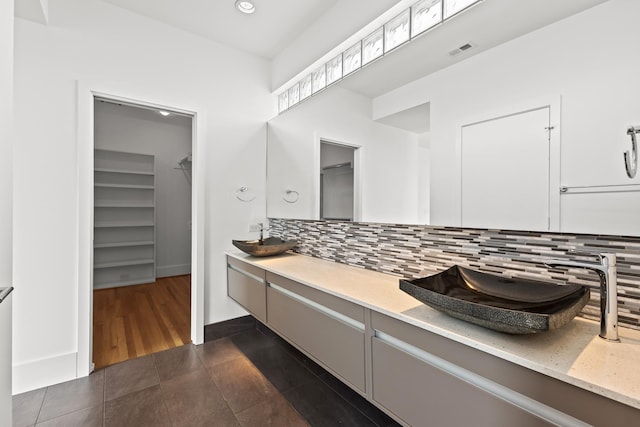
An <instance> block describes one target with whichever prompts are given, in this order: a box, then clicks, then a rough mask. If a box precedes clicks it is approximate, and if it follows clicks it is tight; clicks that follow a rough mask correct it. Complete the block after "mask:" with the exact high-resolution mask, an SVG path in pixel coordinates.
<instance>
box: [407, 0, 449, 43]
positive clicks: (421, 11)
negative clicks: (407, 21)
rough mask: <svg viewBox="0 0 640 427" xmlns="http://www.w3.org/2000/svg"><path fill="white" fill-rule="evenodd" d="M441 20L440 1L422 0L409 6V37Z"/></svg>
mask: <svg viewBox="0 0 640 427" xmlns="http://www.w3.org/2000/svg"><path fill="white" fill-rule="evenodd" d="M440 22H442V1H441V0H422V1H419V2H418V3H416V4H414V5H413V7H412V8H411V37H415V36H417V35H418V34H420V33H422V32H424V31H427V30H428V29H429V28H431V27H433V26H434V25H436V24H438V23H440Z"/></svg>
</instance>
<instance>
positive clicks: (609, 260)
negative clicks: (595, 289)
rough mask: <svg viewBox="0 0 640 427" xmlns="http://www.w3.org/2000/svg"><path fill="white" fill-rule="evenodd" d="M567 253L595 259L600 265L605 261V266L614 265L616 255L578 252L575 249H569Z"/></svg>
mask: <svg viewBox="0 0 640 427" xmlns="http://www.w3.org/2000/svg"><path fill="white" fill-rule="evenodd" d="M567 253H568V254H571V255H575V256H583V257H596V258H598V261H600V264H602V265H605V260H606V264H607V265H610V266H614V265H616V254H615V253H611V252H595V251H578V250H576V249H569V250H568V251H567Z"/></svg>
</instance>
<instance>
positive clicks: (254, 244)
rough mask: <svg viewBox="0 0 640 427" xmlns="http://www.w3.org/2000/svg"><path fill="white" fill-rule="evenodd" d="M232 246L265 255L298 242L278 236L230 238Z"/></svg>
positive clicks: (254, 254) (280, 251)
mask: <svg viewBox="0 0 640 427" xmlns="http://www.w3.org/2000/svg"><path fill="white" fill-rule="evenodd" d="M231 243H233V246H235V247H236V248H238V249H240V250H241V251H242V252H245V253H248V254H249V255H253V256H258V257H265V256H273V255H279V254H281V253H283V252H286V251H288V250H289V249H293V248H294V247H296V245H297V244H298V242H297V241H295V240H282V239H280V238H279V237H267V238H266V239H263V240H262V241H260V240H232V241H231Z"/></svg>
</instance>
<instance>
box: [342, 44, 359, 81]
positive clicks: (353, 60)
mask: <svg viewBox="0 0 640 427" xmlns="http://www.w3.org/2000/svg"><path fill="white" fill-rule="evenodd" d="M343 57H344V58H343V61H342V62H343V75H345V76H346V75H347V74H350V73H353V72H354V71H356V70H357V69H358V68H360V66H361V65H362V43H361V42H358V43H356V44H355V45H353V46H352V47H350V48H349V49H347V50H345V51H344V54H343Z"/></svg>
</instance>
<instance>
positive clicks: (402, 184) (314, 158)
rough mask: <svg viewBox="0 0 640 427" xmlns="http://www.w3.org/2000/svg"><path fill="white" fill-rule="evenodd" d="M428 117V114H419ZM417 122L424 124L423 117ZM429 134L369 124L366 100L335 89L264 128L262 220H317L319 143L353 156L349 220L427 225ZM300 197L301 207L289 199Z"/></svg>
mask: <svg viewBox="0 0 640 427" xmlns="http://www.w3.org/2000/svg"><path fill="white" fill-rule="evenodd" d="M421 112H422V113H423V114H428V108H427V109H424V108H423V109H422V110H421ZM422 121H423V122H424V123H428V117H426V116H425V117H423V118H422ZM425 138H426V133H422V134H418V133H415V132H411V131H408V130H405V129H400V128H397V127H393V126H389V125H387V124H383V123H379V122H376V121H374V120H372V119H371V100H370V99H369V98H367V97H365V96H362V95H359V94H356V93H353V92H351V91H349V90H346V89H343V88H341V87H338V86H332V87H331V88H329V89H327V90H325V91H324V92H323V93H321V94H318V95H316V96H314V97H312V98H310V99H309V100H307V101H305V102H304V103H302V104H301V105H300V106H298V107H296V108H293V109H291V110H289V111H288V112H287V113H286V114H283V115H280V116H278V117H276V118H274V119H272V120H271V121H270V122H269V126H268V136H267V147H268V148H267V168H268V176H267V216H268V217H271V218H290V219H320V198H321V192H320V187H321V180H320V174H321V146H322V144H321V142H322V141H326V142H330V143H333V144H340V145H343V146H350V147H357V148H358V149H357V150H355V152H354V156H355V157H354V166H355V168H356V170H355V174H354V188H355V189H356V190H355V194H354V196H355V202H354V206H355V208H354V218H355V220H356V221H360V222H392V223H403V224H419V223H422V224H425V223H427V215H428V181H424V180H423V181H421V180H420V178H419V177H420V176H421V174H423V175H424V174H425V173H428V157H429V153H428V146H427V144H425V142H424V140H425ZM292 190H293V191H297V192H298V193H299V198H298V201H297V202H295V203H290V202H289V201H288V200H286V196H287V191H292Z"/></svg>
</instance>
